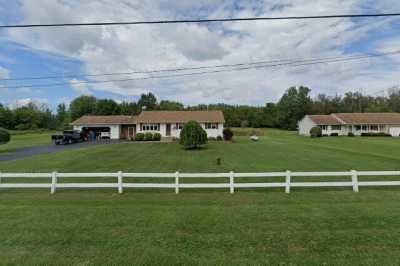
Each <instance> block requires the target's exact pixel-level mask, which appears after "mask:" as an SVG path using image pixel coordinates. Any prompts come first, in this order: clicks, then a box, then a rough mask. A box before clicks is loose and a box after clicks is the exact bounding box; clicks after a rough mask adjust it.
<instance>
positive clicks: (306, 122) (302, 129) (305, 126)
mask: <svg viewBox="0 0 400 266" xmlns="http://www.w3.org/2000/svg"><path fill="white" fill-rule="evenodd" d="M315 126H316V124H315V123H314V122H313V121H312V120H311V119H310V118H309V117H308V116H305V117H304V118H303V119H301V120H300V121H299V124H298V127H299V134H300V135H304V136H310V130H311V128H313V127H315Z"/></svg>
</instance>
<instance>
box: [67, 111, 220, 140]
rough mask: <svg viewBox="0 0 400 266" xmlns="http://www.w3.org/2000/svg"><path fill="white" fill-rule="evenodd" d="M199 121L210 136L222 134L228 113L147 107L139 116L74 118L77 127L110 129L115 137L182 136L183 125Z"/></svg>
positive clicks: (74, 124)
mask: <svg viewBox="0 0 400 266" xmlns="http://www.w3.org/2000/svg"><path fill="white" fill-rule="evenodd" d="M189 121H197V122H199V123H200V125H201V126H202V127H203V128H204V129H205V131H206V132H207V136H208V137H214V138H216V137H218V136H222V131H223V129H224V123H225V119H224V115H223V113H222V112H221V111H143V112H142V113H140V114H139V115H138V116H123V115H118V116H82V117H81V118H79V119H77V120H76V121H74V122H72V123H71V125H73V127H74V130H80V131H86V132H89V131H93V132H96V133H100V132H109V133H110V138H111V139H130V138H133V137H134V136H135V135H136V134H137V133H145V132H152V133H156V132H157V133H160V134H161V136H162V137H176V138H179V136H180V132H181V129H182V127H183V125H184V124H185V123H187V122H189Z"/></svg>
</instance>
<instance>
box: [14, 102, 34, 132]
mask: <svg viewBox="0 0 400 266" xmlns="http://www.w3.org/2000/svg"><path fill="white" fill-rule="evenodd" d="M14 115H15V124H16V129H22V130H25V129H35V128H38V127H39V126H38V124H39V120H40V113H39V110H38V108H37V107H36V106H35V105H34V104H33V103H30V104H28V105H27V106H23V107H20V108H17V109H16V110H15V111H14Z"/></svg>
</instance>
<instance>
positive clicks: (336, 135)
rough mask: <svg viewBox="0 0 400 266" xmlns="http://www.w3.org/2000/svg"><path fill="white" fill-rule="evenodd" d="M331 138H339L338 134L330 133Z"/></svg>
mask: <svg viewBox="0 0 400 266" xmlns="http://www.w3.org/2000/svg"><path fill="white" fill-rule="evenodd" d="M331 137H339V133H331Z"/></svg>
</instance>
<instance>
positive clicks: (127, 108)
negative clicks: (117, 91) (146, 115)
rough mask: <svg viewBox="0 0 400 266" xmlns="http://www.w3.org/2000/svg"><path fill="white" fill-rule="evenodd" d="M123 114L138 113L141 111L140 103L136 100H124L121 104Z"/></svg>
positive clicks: (120, 108)
mask: <svg viewBox="0 0 400 266" xmlns="http://www.w3.org/2000/svg"><path fill="white" fill-rule="evenodd" d="M119 110H120V113H121V115H137V114H139V113H140V108H139V105H138V104H137V103H135V102H122V103H121V104H120V105H119Z"/></svg>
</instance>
